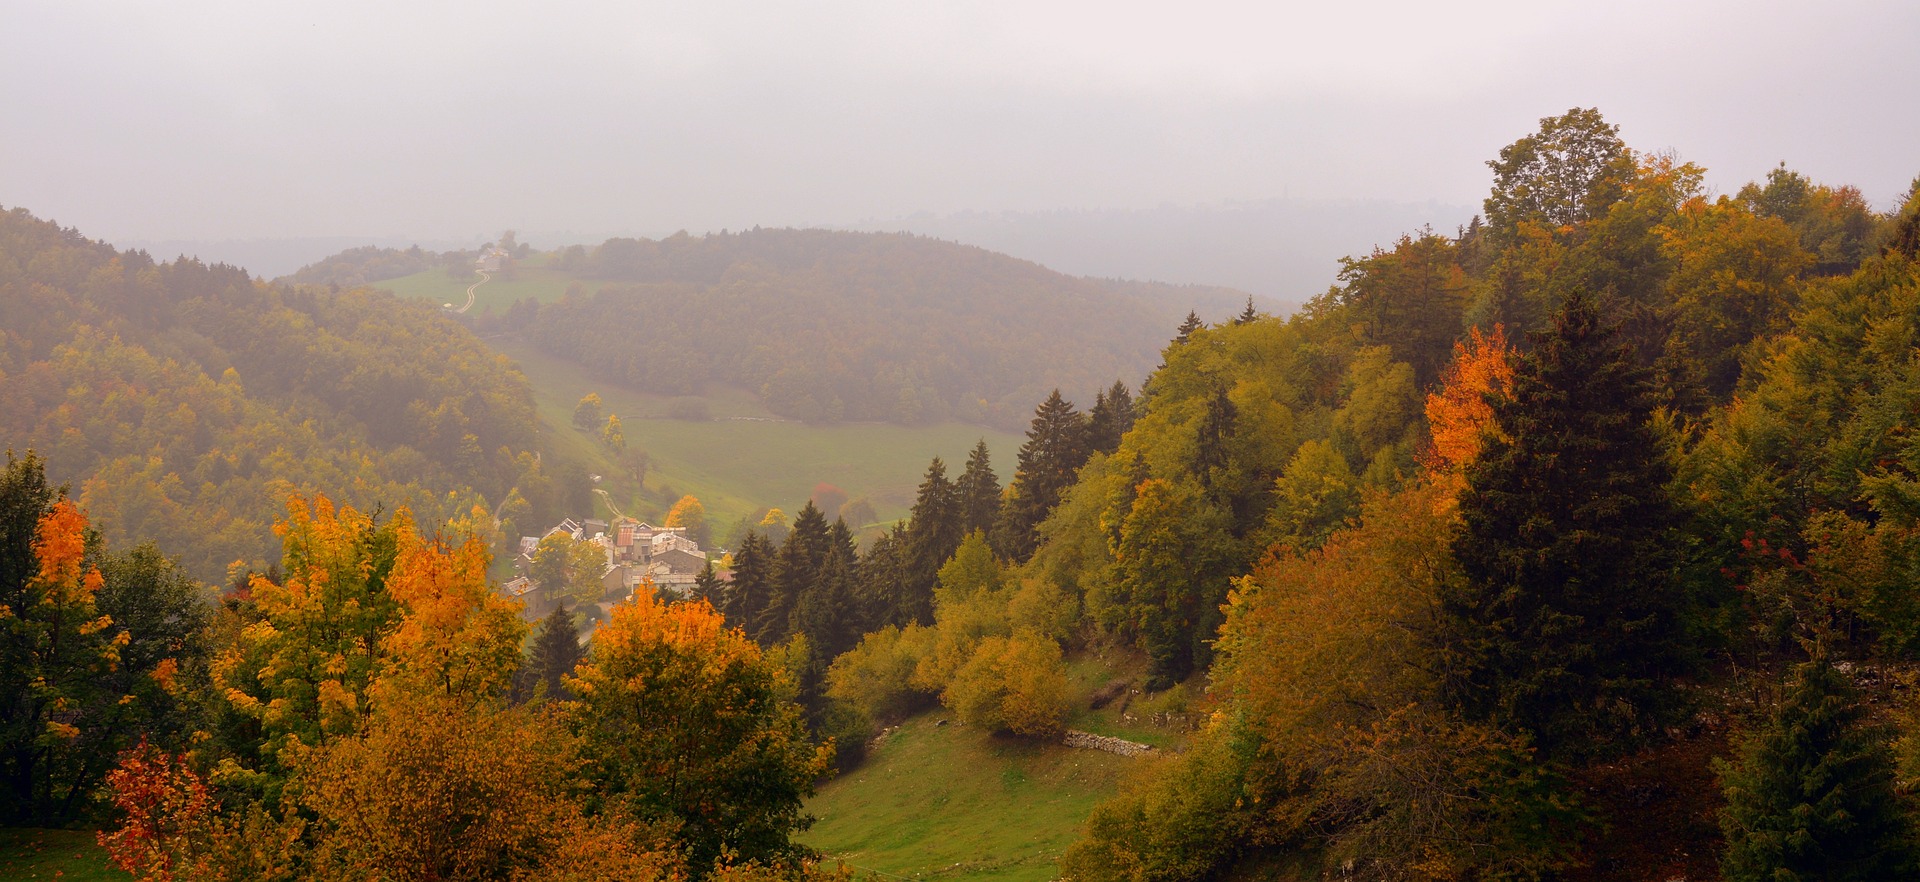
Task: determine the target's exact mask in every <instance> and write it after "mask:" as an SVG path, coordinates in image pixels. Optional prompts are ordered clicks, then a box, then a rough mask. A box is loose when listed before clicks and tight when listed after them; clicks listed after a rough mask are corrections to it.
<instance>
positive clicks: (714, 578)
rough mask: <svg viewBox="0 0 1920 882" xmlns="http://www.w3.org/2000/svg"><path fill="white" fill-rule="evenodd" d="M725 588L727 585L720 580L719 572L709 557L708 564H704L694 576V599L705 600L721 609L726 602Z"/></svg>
mask: <svg viewBox="0 0 1920 882" xmlns="http://www.w3.org/2000/svg"><path fill="white" fill-rule="evenodd" d="M725 588H726V585H725V583H723V582H721V581H720V576H719V574H717V573H715V572H714V571H713V560H712V559H711V558H709V559H708V560H707V563H706V565H705V566H702V567H701V568H700V572H699V573H698V574H696V575H694V577H693V597H694V599H695V600H704V601H706V602H707V603H708V604H709V605H711V606H712V607H713V608H714V609H720V607H721V604H723V603H725V602H726V596H725Z"/></svg>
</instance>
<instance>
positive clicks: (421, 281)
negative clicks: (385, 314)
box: [371, 254, 601, 315]
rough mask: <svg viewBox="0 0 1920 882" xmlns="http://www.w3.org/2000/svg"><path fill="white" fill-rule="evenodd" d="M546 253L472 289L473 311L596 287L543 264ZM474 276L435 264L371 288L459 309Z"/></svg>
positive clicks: (546, 299) (504, 307)
mask: <svg viewBox="0 0 1920 882" xmlns="http://www.w3.org/2000/svg"><path fill="white" fill-rule="evenodd" d="M547 257H548V256H547V255H544V254H542V255H537V256H536V257H534V258H532V259H529V260H527V261H525V262H523V263H521V264H520V265H519V266H516V267H514V269H513V278H511V279H508V278H503V277H502V276H501V274H500V273H494V274H493V278H492V279H491V280H489V281H488V282H487V283H486V284H484V285H481V286H480V287H479V288H477V289H475V290H474V292H473V313H474V314H475V315H478V314H479V313H482V312H485V311H487V310H489V309H491V310H492V311H493V312H494V313H496V314H498V313H503V312H506V311H507V307H509V306H512V305H513V304H514V302H515V301H519V300H525V299H527V298H528V297H532V298H533V299H535V300H538V301H540V302H542V303H546V302H549V301H554V300H559V299H560V297H561V296H562V295H564V294H566V293H567V286H569V285H572V284H576V283H577V284H579V285H580V286H581V287H583V288H585V289H586V291H587V292H588V293H592V292H594V291H597V290H599V288H600V284H601V283H599V282H595V281H591V280H582V279H576V278H575V277H574V276H573V274H571V273H568V272H564V271H561V270H555V269H549V268H548V267H547V266H546V265H545V263H546V260H547ZM479 280H480V279H479V277H478V276H475V277H473V278H470V279H466V280H464V281H463V280H460V279H456V278H454V277H453V276H451V275H448V274H447V270H446V268H445V267H434V268H433V269H430V270H426V271H424V272H417V273H414V274H413V275H410V276H401V277H399V278H397V279H385V280H382V281H379V282H375V283H373V285H372V286H371V287H375V288H384V289H386V290H388V291H392V292H393V293H394V294H397V295H399V296H401V297H418V298H421V299H423V300H431V301H433V302H435V303H451V304H453V305H454V308H456V309H458V308H459V307H460V305H461V304H463V303H466V302H467V286H469V285H472V284H473V283H474V282H477V281H479Z"/></svg>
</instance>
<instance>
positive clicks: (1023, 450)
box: [995, 389, 1090, 561]
mask: <svg viewBox="0 0 1920 882" xmlns="http://www.w3.org/2000/svg"><path fill="white" fill-rule="evenodd" d="M1086 431H1087V418H1086V416H1085V415H1084V414H1082V413H1080V412H1079V411H1077V410H1074V408H1073V402H1071V401H1067V400H1066V399H1064V398H1062V397H1060V390H1058V389H1055V390H1053V392H1052V393H1051V394H1049V395H1048V396H1047V400H1046V401H1043V402H1041V403H1040V406H1039V408H1037V409H1036V410H1035V411H1034V415H1033V424H1032V426H1031V427H1029V428H1028V429H1027V442H1026V443H1025V444H1022V445H1020V465H1019V467H1018V468H1016V469H1015V470H1014V473H1013V483H1012V485H1011V486H1010V487H1009V489H1008V492H1007V499H1006V502H1005V503H1004V505H1003V507H1002V508H1001V511H1000V522H999V525H998V526H997V527H996V528H995V535H996V536H997V537H998V539H999V547H1000V551H1001V553H1002V554H1003V555H1004V556H1006V557H1008V558H1011V559H1013V560H1015V561H1025V560H1026V559H1027V558H1029V557H1032V556H1033V551H1034V548H1035V546H1036V545H1038V543H1039V533H1038V530H1039V527H1040V522H1041V521H1043V520H1045V519H1046V517H1047V513H1048V512H1049V511H1052V510H1053V507H1054V505H1055V504H1056V503H1058V502H1059V501H1060V496H1061V494H1062V493H1064V492H1066V489H1067V488H1068V487H1071V486H1073V481H1074V476H1075V474H1076V473H1078V472H1079V470H1080V466H1082V465H1084V464H1085V463H1086V461H1087V455H1088V453H1089V452H1090V451H1089V450H1088V448H1087V441H1086Z"/></svg>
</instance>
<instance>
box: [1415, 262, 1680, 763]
mask: <svg viewBox="0 0 1920 882" xmlns="http://www.w3.org/2000/svg"><path fill="white" fill-rule="evenodd" d="M1535 346H1536V349H1535V351H1534V352H1532V353H1531V354H1529V355H1527V356H1525V357H1523V358H1522V359H1521V360H1520V363H1519V364H1518V365H1516V367H1515V369H1514V377H1513V381H1512V383H1511V384H1510V385H1509V386H1508V393H1507V395H1506V396H1505V397H1503V398H1501V399H1500V400H1498V401H1497V402H1495V404H1494V424H1495V425H1494V428H1495V432H1494V434H1493V437H1491V438H1489V439H1488V440H1487V442H1486V447H1485V449H1484V451H1483V453H1482V454H1481V456H1480V457H1479V458H1478V459H1477V460H1475V461H1474V462H1473V463H1472V464H1470V465H1469V466H1468V468H1467V472H1466V477H1467V487H1466V489H1465V490H1464V491H1463V492H1462V494H1461V497H1460V512H1461V517H1462V522H1463V528H1462V529H1461V531H1460V533H1459V535H1458V537H1457V538H1456V539H1455V540H1454V542H1453V554H1454V557H1455V558H1456V559H1457V560H1458V561H1459V563H1460V568H1461V571H1462V573H1463V575H1464V578H1463V579H1462V580H1461V581H1460V583H1459V584H1458V585H1457V586H1455V587H1453V588H1452V590H1450V591H1448V592H1446V594H1445V595H1444V596H1443V605H1444V610H1445V614H1446V626H1447V637H1446V639H1447V642H1448V646H1449V650H1450V652H1451V656H1452V657H1451V659H1450V661H1449V666H1448V669H1449V670H1451V671H1452V672H1453V676H1452V681H1451V682H1450V683H1449V684H1448V688H1449V692H1450V695H1451V698H1452V700H1453V701H1454V702H1455V704H1456V706H1457V707H1459V708H1460V709H1461V710H1463V711H1464V712H1465V713H1466V714H1467V716H1468V717H1469V718H1470V719H1478V720H1489V721H1492V722H1494V723H1496V724H1499V725H1505V726H1512V727H1516V728H1517V729H1519V730H1521V731H1525V732H1527V733H1529V734H1531V735H1532V736H1533V737H1534V738H1535V740H1536V743H1537V744H1539V746H1540V747H1541V749H1542V750H1543V751H1544V752H1545V753H1546V754H1547V755H1549V756H1559V755H1581V754H1588V753H1604V752H1606V751H1608V750H1609V749H1612V748H1615V747H1617V746H1619V744H1620V740H1621V739H1622V738H1623V737H1625V736H1626V735H1627V734H1628V733H1630V732H1632V731H1635V730H1636V728H1638V727H1639V726H1641V725H1643V724H1645V723H1646V722H1648V721H1649V720H1650V719H1651V718H1653V717H1654V716H1655V712H1656V711H1657V710H1658V707H1659V705H1660V704H1661V700H1662V696H1663V692H1662V690H1661V688H1660V684H1661V682H1662V681H1663V680H1664V679H1665V678H1667V677H1669V676H1671V675H1672V674H1674V673H1675V672H1676V671H1677V669H1678V667H1679V648H1678V636H1679V631H1680V628H1679V621H1678V615H1679V613H1680V602H1679V600H1678V599H1677V597H1676V596H1675V584H1674V579H1673V572H1672V571H1673V568H1674V566H1675V564H1676V554H1675V548H1674V542H1675V539H1674V530H1675V528H1676V526H1677V524H1678V521H1679V517H1678V513H1677V511H1676V509H1675V506H1674V503H1673V502H1672V500H1671V499H1670V498H1669V497H1668V495H1667V489H1666V487H1667V483H1668V481H1669V479H1670V473H1669V469H1668V466H1667V464H1666V460H1665V459H1664V458H1663V456H1662V453H1661V450H1660V448H1659V442H1658V439H1657V438H1656V437H1655V435H1654V432H1653V429H1652V428H1651V426H1650V425H1649V422H1648V420H1649V416H1650V412H1651V390H1650V388H1649V386H1648V383H1647V381H1646V378H1645V371H1644V370H1642V369H1640V368H1637V367H1635V366H1634V364H1633V363H1632V361H1631V356H1630V355H1629V354H1628V353H1627V351H1626V349H1625V348H1624V347H1622V346H1618V345H1615V343H1614V336H1613V333H1612V331H1611V330H1610V329H1607V328H1605V327H1602V326H1601V325H1600V321H1599V317H1598V316H1597V315H1596V314H1595V309H1594V304H1593V300H1592V299H1591V298H1590V297H1587V296H1585V295H1576V296H1575V297H1573V298H1572V299H1570V300H1568V301H1567V304H1566V307H1565V309H1564V310H1563V311H1562V312H1561V314H1560V316H1559V318H1558V320H1557V321H1556V323H1555V327H1554V330H1553V332H1552V333H1551V334H1548V335H1544V336H1543V337H1541V338H1538V339H1536V340H1535Z"/></svg>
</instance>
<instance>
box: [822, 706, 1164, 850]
mask: <svg viewBox="0 0 1920 882" xmlns="http://www.w3.org/2000/svg"><path fill="white" fill-rule="evenodd" d="M949 716H950V715H949V714H947V713H946V712H945V711H934V712H931V713H927V714H922V715H920V716H917V717H914V718H912V719H909V720H908V721H907V722H906V723H904V724H902V725H901V726H900V728H899V730H898V731H896V732H895V733H893V734H892V735H890V736H888V737H887V739H886V740H885V741H883V742H882V743H881V745H880V746H879V748H878V749H877V750H875V751H874V753H873V754H872V755H870V756H869V757H868V758H867V761H866V763H864V764H863V765H861V766H860V767H859V768H857V769H855V770H853V771H852V772H850V773H848V774H847V775H846V776H844V777H842V778H840V779H838V780H834V781H829V782H828V783H827V784H826V785H825V786H824V787H822V788H821V789H820V793H819V795H818V796H816V797H814V799H813V800H812V801H811V802H809V803H808V804H807V808H808V810H809V811H811V812H812V813H813V814H814V815H815V816H816V817H818V818H819V821H818V822H817V823H816V824H814V826H813V829H811V830H809V831H807V833H806V834H805V835H803V836H802V837H801V841H803V842H805V843H806V844H807V845H810V846H812V847H814V848H817V849H819V850H820V851H821V852H823V853H825V854H826V855H827V856H828V858H830V859H837V860H840V861H843V862H845V863H847V864H849V865H851V866H855V867H858V868H859V869H862V870H867V871H878V872H881V873H886V874H890V875H893V876H902V877H909V878H941V879H969V880H1009V882H1014V880H1035V882H1038V880H1046V879H1052V878H1054V876H1055V875H1056V873H1055V868H1054V865H1055V863H1056V862H1057V861H1058V860H1059V857H1060V854H1061V853H1062V852H1063V851H1065V850H1066V847H1067V846H1068V845H1069V844H1071V843H1072V842H1073V840H1074V838H1075V837H1076V836H1077V835H1078V834H1079V829H1080V824H1081V822H1082V821H1084V820H1085V819H1086V817H1087V813H1088V812H1089V811H1091V810H1092V809H1093V806H1094V804H1095V803H1097V802H1099V801H1100V800H1101V799H1102V798H1104V797H1105V796H1106V795H1107V794H1109V793H1112V792H1113V790H1114V788H1115V787H1117V786H1118V785H1119V783H1120V781H1121V780H1122V779H1123V778H1124V777H1125V776H1126V775H1127V774H1128V773H1129V772H1130V771H1131V770H1133V769H1134V768H1136V767H1137V766H1138V765H1139V764H1140V762H1141V761H1140V760H1134V759H1127V758H1124V757H1118V756H1114V755H1112V754H1106V753H1099V752H1097V751H1088V750H1072V749H1069V748H1065V747H1060V746H1058V745H1051V744H1034V743H1031V742H1025V741H1019V740H1015V739H1005V738H993V737H990V736H987V735H985V734H984V733H981V732H978V731H975V730H971V729H965V728H961V727H960V726H958V725H953V724H949V725H946V726H938V725H936V724H937V722H938V721H939V720H943V719H947V718H948V717H949ZM862 875H865V874H862Z"/></svg>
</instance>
